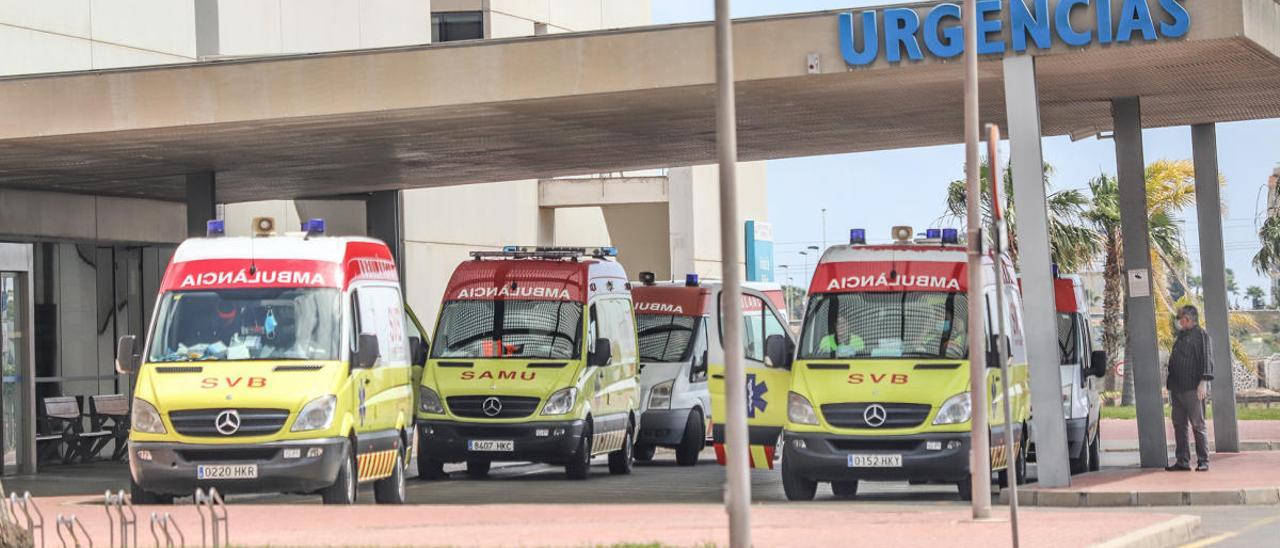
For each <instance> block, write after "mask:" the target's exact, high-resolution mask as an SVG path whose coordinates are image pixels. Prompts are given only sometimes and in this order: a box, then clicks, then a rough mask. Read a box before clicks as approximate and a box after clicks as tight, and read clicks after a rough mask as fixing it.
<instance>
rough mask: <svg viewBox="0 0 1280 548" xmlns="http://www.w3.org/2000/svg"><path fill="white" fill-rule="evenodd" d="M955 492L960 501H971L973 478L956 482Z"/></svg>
mask: <svg viewBox="0 0 1280 548" xmlns="http://www.w3.org/2000/svg"><path fill="white" fill-rule="evenodd" d="M956 492H957V493H958V494H959V495H960V500H965V501H969V500H973V478H965V479H962V480H960V481H957V482H956Z"/></svg>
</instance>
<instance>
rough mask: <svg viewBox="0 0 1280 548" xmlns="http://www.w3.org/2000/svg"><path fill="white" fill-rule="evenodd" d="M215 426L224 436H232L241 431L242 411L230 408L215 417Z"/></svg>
mask: <svg viewBox="0 0 1280 548" xmlns="http://www.w3.org/2000/svg"><path fill="white" fill-rule="evenodd" d="M213 427H214V428H217V429H218V433H219V434H222V435H224V436H230V435H232V434H235V433H236V432H239V431H240V413H239V412H237V411H236V410H235V409H228V410H226V411H223V412H221V413H218V416H217V417H215V418H214V419H213Z"/></svg>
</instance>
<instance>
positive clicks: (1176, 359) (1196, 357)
mask: <svg viewBox="0 0 1280 548" xmlns="http://www.w3.org/2000/svg"><path fill="white" fill-rule="evenodd" d="M1210 356H1212V349H1211V348H1210V343H1209V334H1208V333H1206V332H1205V330H1204V329H1202V328H1201V327H1200V313H1199V312H1198V311H1197V310H1196V307H1194V306H1191V305H1187V306H1184V307H1182V308H1181V309H1179V310H1178V338H1177V339H1176V340H1174V341H1173V351H1172V352H1170V354H1169V378H1168V381H1167V382H1166V383H1165V387H1166V388H1168V389H1169V403H1170V404H1171V405H1172V406H1173V435H1174V438H1175V439H1176V440H1177V450H1176V453H1175V456H1176V458H1177V461H1176V462H1174V463H1173V465H1172V466H1169V467H1168V468H1165V470H1168V471H1170V472H1174V471H1179V472H1185V471H1188V470H1191V448H1190V447H1188V444H1187V425H1188V424H1190V426H1191V431H1192V433H1194V434H1195V437H1196V471H1199V472H1205V471H1208V470H1209V440H1208V437H1207V436H1206V435H1205V428H1204V398H1205V396H1206V395H1207V394H1208V393H1209V381H1211V380H1213V360H1212V358H1210Z"/></svg>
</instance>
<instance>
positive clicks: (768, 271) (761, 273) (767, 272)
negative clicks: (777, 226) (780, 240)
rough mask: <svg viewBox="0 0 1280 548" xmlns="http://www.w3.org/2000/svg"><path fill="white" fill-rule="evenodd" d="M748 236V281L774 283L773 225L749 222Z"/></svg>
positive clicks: (747, 225)
mask: <svg viewBox="0 0 1280 548" xmlns="http://www.w3.org/2000/svg"><path fill="white" fill-rule="evenodd" d="M746 236H747V239H746V244H747V245H746V247H745V249H746V251H747V253H746V254H747V281H750V282H772V281H774V278H773V225H771V224H769V223H766V222H763V221H747V224H746Z"/></svg>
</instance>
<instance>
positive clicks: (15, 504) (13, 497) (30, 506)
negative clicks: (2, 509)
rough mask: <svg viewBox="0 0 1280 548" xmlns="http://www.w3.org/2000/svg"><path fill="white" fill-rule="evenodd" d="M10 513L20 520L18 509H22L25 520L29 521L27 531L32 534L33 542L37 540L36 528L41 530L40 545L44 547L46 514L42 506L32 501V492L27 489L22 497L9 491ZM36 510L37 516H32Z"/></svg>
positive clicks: (15, 519)
mask: <svg viewBox="0 0 1280 548" xmlns="http://www.w3.org/2000/svg"><path fill="white" fill-rule="evenodd" d="M8 505H9V508H8V510H9V513H10V514H11V515H13V519H14V521H17V520H18V512H17V510H22V517H23V521H26V522H27V533H30V534H31V542H32V543H33V544H34V543H35V542H36V530H37V529H39V530H40V543H39V546H40V547H41V548H44V514H43V513H41V512H40V507H39V506H36V504H35V503H33V502H31V492H30V491H27V492H24V493H23V494H22V498H18V494H17V493H9V499H8ZM33 510H34V511H35V517H34V519H33V518H32V511H33Z"/></svg>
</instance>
